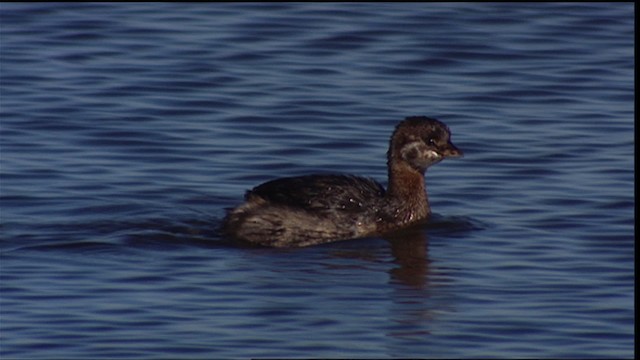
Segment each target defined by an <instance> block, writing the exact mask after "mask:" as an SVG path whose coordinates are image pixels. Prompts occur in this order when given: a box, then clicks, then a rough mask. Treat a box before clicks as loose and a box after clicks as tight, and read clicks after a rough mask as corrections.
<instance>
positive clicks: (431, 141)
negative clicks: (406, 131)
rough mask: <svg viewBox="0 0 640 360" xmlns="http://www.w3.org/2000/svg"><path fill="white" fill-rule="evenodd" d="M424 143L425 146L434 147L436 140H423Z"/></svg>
mask: <svg viewBox="0 0 640 360" xmlns="http://www.w3.org/2000/svg"><path fill="white" fill-rule="evenodd" d="M425 143H426V144H427V145H435V144H436V140H435V139H434V138H426V139H425Z"/></svg>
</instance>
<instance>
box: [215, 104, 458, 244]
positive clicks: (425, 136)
mask: <svg viewBox="0 0 640 360" xmlns="http://www.w3.org/2000/svg"><path fill="white" fill-rule="evenodd" d="M457 156H462V151H460V150H458V149H457V148H456V147H455V146H454V145H453V144H452V143H451V140H450V132H449V128H448V127H447V126H446V125H445V124H444V123H442V122H440V121H438V120H436V119H432V118H428V117H424V116H415V117H408V118H406V119H405V120H404V121H402V122H400V123H399V124H398V125H397V126H396V129H395V131H394V132H393V134H392V135H391V141H390V144H389V151H388V152H387V167H388V171H389V186H388V189H387V190H386V191H385V189H384V188H383V187H382V185H380V184H378V183H377V182H375V181H374V180H372V179H368V178H363V177H357V176H352V175H306V176H297V177H286V178H280V179H275V180H271V181H268V182H266V183H264V184H261V185H259V186H257V187H255V188H253V189H252V190H250V191H247V193H246V195H245V200H246V201H245V203H244V204H242V205H240V206H238V207H236V208H235V209H232V210H231V211H229V212H228V214H227V216H226V217H225V219H224V221H223V231H224V232H225V233H226V234H228V235H229V236H231V237H233V238H236V239H239V240H243V241H248V242H251V243H256V244H260V245H265V246H274V247H294V246H308V245H314V244H320V243H325V242H330V241H337V240H344V239H352V238H359V237H365V236H370V235H375V234H383V233H387V232H389V231H393V230H396V229H400V228H403V227H406V226H409V225H411V224H414V223H418V222H421V221H425V220H426V219H427V218H428V217H429V215H430V213H431V210H430V208H429V201H428V198H427V193H426V188H425V184H424V173H425V171H426V169H427V168H428V167H429V166H431V165H433V164H436V163H438V162H440V161H441V160H442V159H444V158H445V157H457Z"/></svg>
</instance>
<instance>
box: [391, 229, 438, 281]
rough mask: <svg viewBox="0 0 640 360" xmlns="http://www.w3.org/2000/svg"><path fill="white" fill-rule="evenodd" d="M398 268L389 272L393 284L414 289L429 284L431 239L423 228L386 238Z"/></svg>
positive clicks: (408, 230)
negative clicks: (396, 283) (400, 284)
mask: <svg viewBox="0 0 640 360" xmlns="http://www.w3.org/2000/svg"><path fill="white" fill-rule="evenodd" d="M385 238H386V239H387V240H388V241H389V243H390V245H391V254H392V255H393V257H394V259H395V262H396V263H397V264H398V267H396V268H393V269H391V270H390V271H389V273H390V275H391V280H392V282H399V283H402V284H405V285H408V286H411V287H414V288H419V289H422V288H425V287H426V286H427V285H428V283H429V245H428V244H429V238H428V235H427V233H426V231H425V229H424V228H423V227H414V228H410V229H407V230H405V231H403V232H401V233H395V234H393V235H392V236H387V237H385Z"/></svg>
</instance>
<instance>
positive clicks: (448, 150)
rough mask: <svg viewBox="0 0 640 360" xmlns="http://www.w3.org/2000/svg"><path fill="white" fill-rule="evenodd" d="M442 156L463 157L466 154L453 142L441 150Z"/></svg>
mask: <svg viewBox="0 0 640 360" xmlns="http://www.w3.org/2000/svg"><path fill="white" fill-rule="evenodd" d="M440 154H442V156H444V157H462V156H463V155H464V153H463V152H462V150H460V149H458V148H457V147H456V146H455V145H453V144H452V143H451V142H449V143H447V145H446V146H445V147H444V148H442V149H440Z"/></svg>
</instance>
